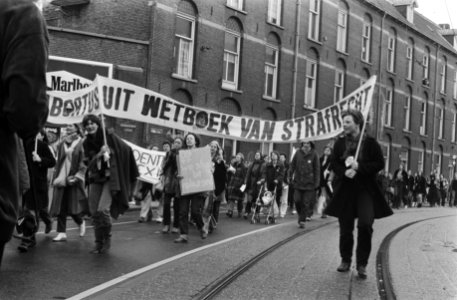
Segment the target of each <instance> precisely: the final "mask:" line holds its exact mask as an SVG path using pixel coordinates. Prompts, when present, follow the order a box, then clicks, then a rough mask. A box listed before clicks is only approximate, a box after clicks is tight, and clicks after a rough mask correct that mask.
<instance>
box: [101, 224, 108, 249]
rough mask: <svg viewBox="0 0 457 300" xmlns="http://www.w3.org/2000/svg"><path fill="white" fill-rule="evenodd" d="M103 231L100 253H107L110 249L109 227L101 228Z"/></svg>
mask: <svg viewBox="0 0 457 300" xmlns="http://www.w3.org/2000/svg"><path fill="white" fill-rule="evenodd" d="M102 229H103V230H102V231H103V246H102V249H101V250H100V252H101V253H103V252H106V251H108V250H109V249H110V248H111V225H109V226H104V227H102Z"/></svg>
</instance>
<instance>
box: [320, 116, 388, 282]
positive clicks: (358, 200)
mask: <svg viewBox="0 0 457 300" xmlns="http://www.w3.org/2000/svg"><path fill="white" fill-rule="evenodd" d="M342 118H343V129H344V136H342V137H340V138H338V139H337V141H336V142H335V147H334V156H333V160H332V166H333V170H334V172H335V175H336V177H335V180H334V192H335V193H334V198H333V200H332V202H331V203H330V205H329V206H328V207H327V208H326V210H325V212H326V214H328V215H331V216H334V217H337V218H338V221H339V224H340V243H339V244H340V246H339V248H340V255H341V258H342V262H341V265H340V266H339V267H338V269H337V270H338V271H339V272H347V271H349V269H350V266H351V261H352V250H353V244H354V238H353V231H354V221H355V219H356V218H358V222H357V228H358V234H357V249H356V260H357V272H358V275H359V277H360V278H362V279H365V278H366V276H367V273H366V265H367V263H368V257H369V256H370V252H371V238H372V234H373V222H374V219H377V218H382V217H387V216H389V215H391V214H392V213H393V212H392V210H391V209H390V207H389V206H388V205H387V202H386V201H385V199H384V194H383V193H382V191H381V189H380V187H379V186H378V184H377V182H376V174H377V173H378V172H379V171H380V170H382V169H383V168H384V157H383V154H382V150H381V147H380V145H379V144H378V142H377V141H376V139H374V138H373V137H370V136H368V135H365V136H363V134H362V132H361V130H362V126H363V115H362V113H360V111H357V110H352V109H350V110H347V111H344V112H343V113H342ZM360 138H363V140H362V144H361V149H360V154H359V155H358V157H357V158H354V157H355V154H356V149H357V145H358V143H359V139H360Z"/></svg>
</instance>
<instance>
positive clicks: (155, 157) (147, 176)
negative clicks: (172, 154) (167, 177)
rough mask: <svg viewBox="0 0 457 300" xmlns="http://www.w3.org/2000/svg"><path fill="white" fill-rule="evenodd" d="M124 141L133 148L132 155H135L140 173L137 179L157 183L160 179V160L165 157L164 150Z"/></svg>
mask: <svg viewBox="0 0 457 300" xmlns="http://www.w3.org/2000/svg"><path fill="white" fill-rule="evenodd" d="M124 142H126V143H127V145H129V146H130V148H132V150H133V156H134V157H135V161H136V165H137V166H138V172H139V173H140V176H139V177H138V179H139V180H141V181H145V182H149V183H152V184H157V183H158V182H159V181H160V173H161V171H162V169H161V167H162V162H163V160H164V159H165V152H163V151H155V150H149V149H145V148H142V147H140V146H137V145H135V144H132V143H130V142H128V141H126V140H124Z"/></svg>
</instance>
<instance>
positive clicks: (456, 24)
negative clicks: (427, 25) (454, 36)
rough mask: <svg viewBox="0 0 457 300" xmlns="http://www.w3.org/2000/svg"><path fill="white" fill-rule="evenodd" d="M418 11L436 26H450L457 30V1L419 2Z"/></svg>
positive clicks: (420, 0) (424, 0)
mask: <svg viewBox="0 0 457 300" xmlns="http://www.w3.org/2000/svg"><path fill="white" fill-rule="evenodd" d="M417 3H418V5H419V7H418V8H417V9H416V10H417V11H418V12H419V13H420V14H422V15H424V16H426V17H427V18H428V19H430V20H432V21H433V22H434V23H436V24H449V25H450V26H451V28H455V29H457V0H418V1H417Z"/></svg>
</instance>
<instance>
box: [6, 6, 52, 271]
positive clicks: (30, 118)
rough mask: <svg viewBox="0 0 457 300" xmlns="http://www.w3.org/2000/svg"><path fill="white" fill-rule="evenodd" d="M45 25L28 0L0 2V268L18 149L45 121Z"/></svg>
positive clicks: (12, 211) (9, 229) (14, 197)
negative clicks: (19, 138)
mask: <svg viewBox="0 0 457 300" xmlns="http://www.w3.org/2000/svg"><path fill="white" fill-rule="evenodd" d="M47 57H48V37H47V30H46V24H45V22H44V20H43V17H42V16H41V13H40V11H39V10H38V8H37V7H36V6H35V5H34V4H33V2H32V1H31V0H2V1H0V72H1V73H0V144H1V145H2V146H1V147H0V182H1V184H0V263H1V259H2V256H3V249H4V245H5V243H7V242H8V241H9V240H10V239H11V236H12V233H13V229H14V225H15V223H16V219H17V215H16V209H17V202H18V199H19V187H18V184H19V183H18V180H19V174H18V157H17V155H18V146H17V138H16V134H17V135H19V137H21V138H22V139H28V138H30V137H33V136H35V135H36V134H37V132H38V131H39V129H40V128H41V127H42V126H43V125H44V123H45V122H46V118H47V114H48V104H47V99H46V63H47Z"/></svg>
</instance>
